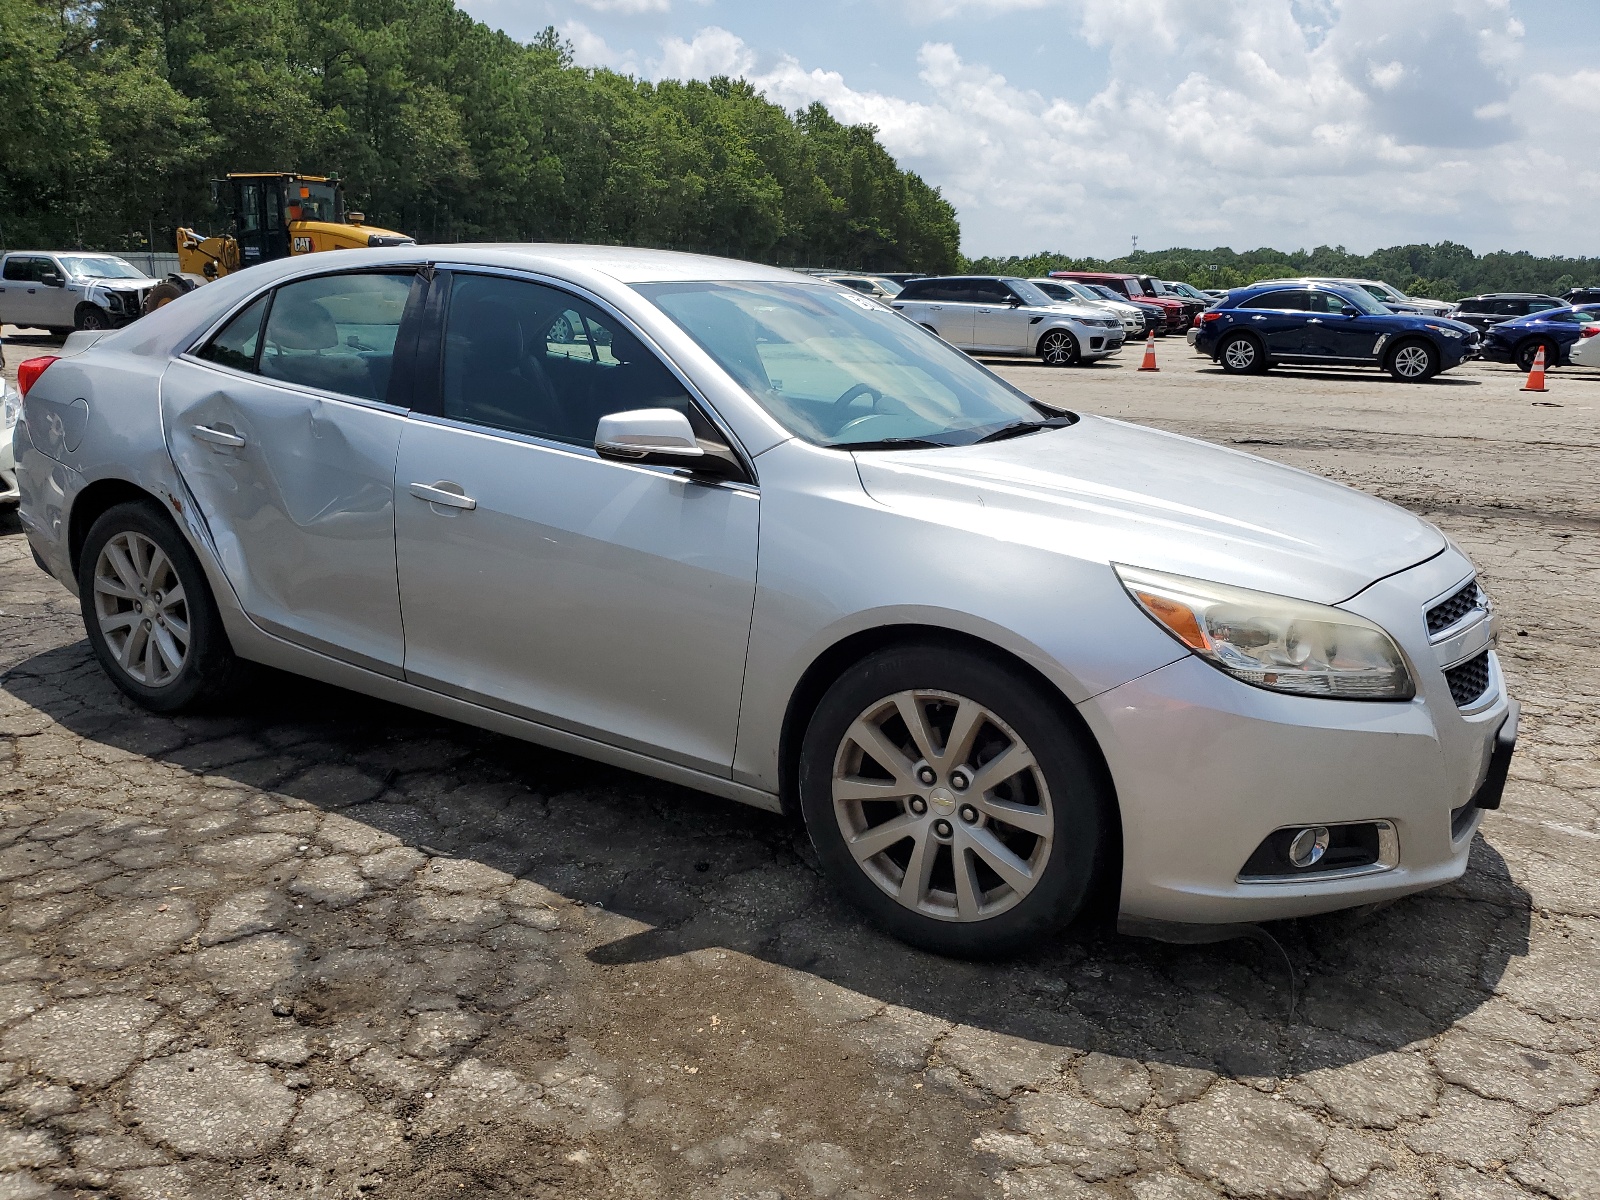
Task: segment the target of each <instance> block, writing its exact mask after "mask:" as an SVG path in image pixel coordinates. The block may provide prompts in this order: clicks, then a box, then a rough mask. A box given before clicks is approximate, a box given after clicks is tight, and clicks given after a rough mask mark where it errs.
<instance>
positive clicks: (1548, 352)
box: [1517, 338, 1561, 372]
mask: <svg viewBox="0 0 1600 1200" xmlns="http://www.w3.org/2000/svg"><path fill="white" fill-rule="evenodd" d="M1541 346H1542V347H1543V348H1544V367H1545V370H1547V371H1548V370H1549V369H1550V368H1551V367H1555V366H1560V365H1561V349H1560V347H1558V346H1557V345H1556V344H1555V343H1554V342H1547V341H1545V340H1544V339H1543V338H1534V339H1533V340H1532V341H1528V342H1524V343H1523V344H1522V345H1520V346H1518V347H1517V369H1518V370H1519V371H1522V372H1528V371H1531V370H1533V360H1534V359H1535V358H1536V357H1537V356H1538V354H1539V348H1540V347H1541Z"/></svg>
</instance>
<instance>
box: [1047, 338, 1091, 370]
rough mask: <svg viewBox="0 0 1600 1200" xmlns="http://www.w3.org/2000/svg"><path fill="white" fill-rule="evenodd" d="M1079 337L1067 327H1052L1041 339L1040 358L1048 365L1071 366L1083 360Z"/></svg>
mask: <svg viewBox="0 0 1600 1200" xmlns="http://www.w3.org/2000/svg"><path fill="white" fill-rule="evenodd" d="M1082 358H1083V356H1082V354H1081V353H1080V352H1079V350H1078V339H1077V338H1075V337H1073V336H1072V334H1071V333H1069V332H1068V331H1067V330H1065V329H1052V330H1050V331H1049V332H1048V333H1046V334H1045V335H1044V336H1043V337H1042V338H1040V339H1039V359H1040V361H1041V362H1043V363H1044V365H1045V366H1047V367H1070V366H1074V365H1076V364H1077V363H1079V362H1081V361H1082Z"/></svg>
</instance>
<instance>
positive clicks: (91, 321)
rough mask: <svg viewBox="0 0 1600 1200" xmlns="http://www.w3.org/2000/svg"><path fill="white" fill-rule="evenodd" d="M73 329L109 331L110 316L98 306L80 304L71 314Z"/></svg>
mask: <svg viewBox="0 0 1600 1200" xmlns="http://www.w3.org/2000/svg"><path fill="white" fill-rule="evenodd" d="M73 318H74V324H73V328H75V329H110V328H111V314H110V313H108V312H106V310H105V309H103V308H101V307H100V306H99V305H98V304H80V305H78V308H77V311H76V312H74V313H73Z"/></svg>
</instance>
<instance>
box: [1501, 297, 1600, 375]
mask: <svg viewBox="0 0 1600 1200" xmlns="http://www.w3.org/2000/svg"><path fill="white" fill-rule="evenodd" d="M1597 307H1600V305H1584V306H1583V307H1582V308H1547V309H1545V310H1544V311H1543V312H1536V313H1529V314H1528V315H1527V316H1525V317H1518V318H1516V319H1515V320H1514V321H1501V322H1500V324H1498V325H1491V326H1489V328H1488V329H1487V330H1486V331H1485V332H1484V335H1483V357H1484V358H1486V359H1488V360H1489V361H1490V362H1508V363H1516V364H1517V366H1518V367H1520V368H1521V369H1522V370H1524V371H1531V370H1532V369H1533V360H1534V359H1535V358H1536V357H1538V354H1539V351H1540V350H1541V349H1543V350H1544V365H1545V366H1547V367H1559V366H1563V365H1565V364H1567V363H1570V362H1571V361H1572V358H1571V356H1572V348H1573V347H1574V346H1575V345H1577V344H1578V339H1579V338H1581V337H1583V336H1584V332H1583V331H1584V330H1585V329H1589V330H1593V329H1595V328H1596V322H1600V312H1595V311H1593V310H1594V309H1595V308H1597ZM1588 336H1589V337H1594V336H1595V335H1594V334H1593V333H1592V332H1591V333H1590V334H1589V335H1588Z"/></svg>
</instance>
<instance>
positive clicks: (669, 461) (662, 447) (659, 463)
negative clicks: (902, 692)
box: [594, 408, 745, 479]
mask: <svg viewBox="0 0 1600 1200" xmlns="http://www.w3.org/2000/svg"><path fill="white" fill-rule="evenodd" d="M594 448H595V452H596V453H597V454H599V455H600V457H601V458H609V459H613V460H615V461H617V462H631V463H641V464H643V465H645V466H651V467H679V468H681V469H683V470H687V471H693V472H694V473H695V474H696V475H711V476H714V477H716V478H718V479H741V478H743V477H744V474H745V471H744V467H743V466H742V465H741V464H740V462H739V460H738V459H737V458H736V457H734V455H733V453H732V451H730V450H727V449H725V448H722V447H718V446H715V445H713V446H712V447H711V448H710V449H709V450H708V449H707V448H706V446H704V445H702V444H701V442H700V439H699V438H698V437H696V436H695V432H694V426H693V425H691V424H689V418H688V417H686V416H684V415H683V414H682V413H681V412H679V411H678V410H677V409H675V408H636V409H633V410H632V411H630V412H619V413H610V414H608V415H606V416H604V417H601V418H600V422H599V424H598V425H597V426H596V428H595V431H594Z"/></svg>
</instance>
